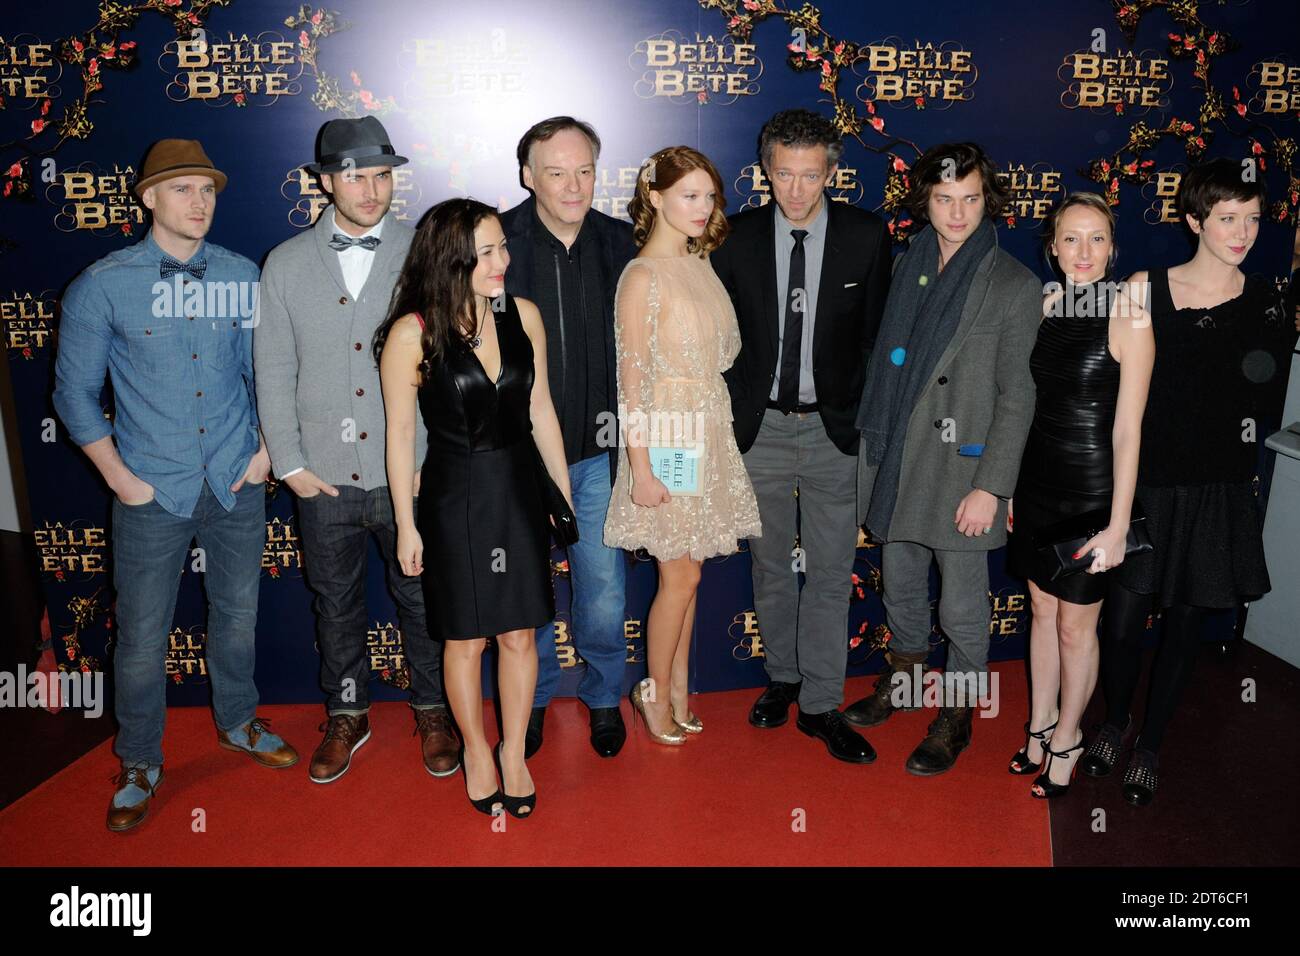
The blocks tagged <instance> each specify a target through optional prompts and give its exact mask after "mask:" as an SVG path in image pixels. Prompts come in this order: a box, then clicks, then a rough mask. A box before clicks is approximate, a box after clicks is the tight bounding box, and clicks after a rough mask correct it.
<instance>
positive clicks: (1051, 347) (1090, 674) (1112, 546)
mask: <svg viewBox="0 0 1300 956" xmlns="http://www.w3.org/2000/svg"><path fill="white" fill-rule="evenodd" d="M1046 226H1047V236H1046V238H1047V245H1048V251H1049V252H1050V253H1051V255H1052V256H1053V257H1054V258H1055V265H1056V268H1057V269H1058V271H1059V272H1060V273H1061V274H1062V276H1063V277H1064V279H1065V285H1064V286H1063V287H1061V288H1057V289H1055V290H1053V291H1051V292H1050V293H1049V295H1048V296H1047V298H1046V300H1045V301H1044V313H1045V318H1044V319H1043V323H1042V325H1041V326H1039V330H1038V339H1037V341H1036V343H1035V345H1034V351H1033V353H1032V355H1031V357H1030V364H1031V367H1032V369H1033V375H1034V385H1035V387H1036V389H1037V396H1038V397H1037V402H1036V405H1035V409H1034V421H1033V424H1032V425H1031V426H1030V430H1029V438H1028V441H1027V442H1026V444H1025V453H1024V457H1023V459H1022V463H1021V467H1020V479H1019V481H1018V482H1017V485H1016V492H1015V497H1014V499H1013V501H1012V506H1011V509H1009V511H1008V522H1007V523H1008V529H1009V530H1011V532H1012V535H1011V540H1010V542H1009V547H1008V559H1009V562H1008V566H1009V569H1010V570H1011V571H1012V573H1013V574H1017V575H1019V576H1021V577H1024V578H1027V579H1028V581H1029V593H1030V597H1031V601H1032V605H1033V624H1032V626H1031V629H1030V633H1029V671H1030V685H1031V692H1032V698H1031V700H1032V702H1031V709H1030V714H1029V722H1028V723H1027V724H1026V725H1025V730H1026V732H1027V733H1028V735H1029V736H1028V741H1027V743H1026V746H1025V749H1024V750H1022V751H1021V752H1020V753H1018V754H1016V755H1015V756H1014V757H1013V758H1012V759H1011V765H1010V767H1009V769H1010V771H1011V772H1012V773H1015V774H1028V773H1033V772H1034V771H1036V770H1038V768H1039V764H1040V763H1042V762H1043V760H1044V751H1046V756H1047V761H1046V763H1047V765H1046V766H1045V767H1044V768H1043V772H1042V773H1040V774H1039V775H1038V778H1037V779H1036V780H1035V781H1034V783H1033V786H1032V787H1030V793H1031V794H1032V795H1033V796H1035V797H1039V798H1048V797H1056V796H1060V795H1062V794H1064V793H1065V792H1066V791H1067V790H1068V789H1069V784H1070V779H1071V777H1072V775H1073V772H1074V771H1073V768H1074V766H1075V765H1076V764H1077V763H1078V758H1079V755H1080V753H1081V752H1082V750H1083V746H1084V744H1083V729H1082V727H1081V726H1080V721H1081V720H1082V719H1083V711H1084V708H1086V707H1087V706H1088V700H1089V699H1090V698H1091V697H1092V691H1093V688H1094V687H1095V686H1096V683H1097V668H1098V641H1097V620H1098V618H1099V616H1100V614H1101V602H1102V598H1103V597H1104V596H1105V593H1106V580H1105V578H1106V576H1107V575H1106V574H1105V572H1106V571H1107V570H1108V569H1110V568H1113V567H1115V566H1116V565H1118V564H1120V563H1122V562H1123V560H1124V548H1125V541H1126V538H1127V536H1128V531H1129V522H1130V516H1131V508H1132V503H1133V494H1134V486H1135V485H1136V483H1137V468H1138V444H1139V441H1140V439H1141V437H1142V411H1143V409H1144V408H1145V406H1146V400H1147V387H1148V385H1149V383H1150V380H1151V365H1152V361H1153V359H1154V353H1155V345H1154V343H1153V340H1152V336H1151V325H1150V322H1149V321H1147V320H1146V318H1145V314H1144V313H1142V311H1141V308H1140V306H1137V305H1136V304H1135V303H1134V302H1133V301H1132V299H1130V298H1129V296H1128V294H1127V293H1126V292H1125V291H1123V290H1121V289H1120V288H1119V287H1118V286H1117V284H1116V283H1113V282H1111V281H1109V279H1108V275H1109V272H1110V269H1111V267H1112V266H1113V264H1114V260H1115V219H1114V216H1113V215H1112V213H1111V211H1110V207H1109V206H1108V205H1107V204H1106V200H1105V199H1103V198H1102V197H1101V196H1098V195H1096V194H1094V193H1073V194H1071V195H1069V196H1067V197H1066V198H1065V200H1064V201H1063V202H1062V203H1061V205H1060V206H1059V207H1058V208H1057V209H1056V210H1055V211H1054V212H1053V214H1052V216H1051V217H1050V218H1049V219H1048V221H1047V223H1046ZM1086 512H1094V513H1096V514H1098V516H1099V518H1098V521H1099V525H1098V526H1099V527H1102V529H1103V530H1101V532H1100V533H1099V534H1097V535H1095V536H1094V537H1093V538H1091V539H1090V540H1089V541H1088V542H1087V543H1086V544H1084V546H1083V547H1082V548H1081V549H1080V551H1079V554H1078V555H1076V557H1078V556H1080V555H1086V554H1088V553H1089V552H1091V553H1092V555H1093V561H1092V564H1091V566H1090V567H1089V568H1088V569H1087V570H1086V571H1082V572H1075V573H1073V574H1066V575H1063V576H1057V577H1056V578H1055V580H1053V577H1054V572H1055V571H1057V570H1059V565H1054V564H1053V562H1052V561H1050V560H1048V559H1046V558H1045V557H1044V555H1043V553H1042V552H1041V551H1039V550H1038V546H1039V545H1040V544H1043V543H1045V542H1044V541H1040V540H1039V539H1040V538H1051V537H1053V531H1052V528H1053V526H1054V525H1057V524H1058V523H1060V522H1065V521H1068V519H1071V518H1073V517H1074V516H1076V515H1080V514H1084V513H1086ZM1102 516H1104V520H1103V517H1102ZM1034 728H1037V729H1034Z"/></svg>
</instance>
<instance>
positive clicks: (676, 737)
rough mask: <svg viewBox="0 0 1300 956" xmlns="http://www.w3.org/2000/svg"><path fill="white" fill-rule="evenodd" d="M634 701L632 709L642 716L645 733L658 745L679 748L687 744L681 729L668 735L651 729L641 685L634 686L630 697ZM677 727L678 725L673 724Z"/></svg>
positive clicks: (638, 683)
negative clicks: (642, 697)
mask: <svg viewBox="0 0 1300 956" xmlns="http://www.w3.org/2000/svg"><path fill="white" fill-rule="evenodd" d="M629 696H630V698H631V701H632V709H633V710H634V711H636V712H637V713H639V714H640V715H641V722H642V723H644V724H645V732H646V733H648V734H649V735H650V739H651V740H653V741H654V742H655V743H657V744H667V745H669V746H672V747H678V746H681V745H682V744H684V743H686V734H684V733H682V732H681V730H680V728H679V729H678V730H677V731H676V732H674V731H671V730H670V731H669V732H668V733H666V734H657V733H655V732H654V731H653V730H651V729H650V718H649V717H647V716H646V712H645V701H644V700H642V699H641V683H640V681H638V682H637V683H635V684H633V685H632V693H631V694H630V695H629ZM673 726H674V727H676V726H677V724H676V723H674V724H673Z"/></svg>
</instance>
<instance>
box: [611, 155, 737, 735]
mask: <svg viewBox="0 0 1300 956" xmlns="http://www.w3.org/2000/svg"><path fill="white" fill-rule="evenodd" d="M722 195H723V187H722V181H721V179H720V178H719V176H718V173H717V171H716V170H715V169H714V168H713V166H712V164H711V163H710V162H709V160H708V159H707V158H705V157H704V156H703V155H702V154H700V153H698V152H696V151H695V150H693V149H690V148H689V147H686V146H674V147H670V148H668V149H664V150H660V151H659V152H658V153H656V154H655V155H654V156H652V157H651V158H650V160H648V161H647V163H646V165H645V166H643V167H642V170H641V175H640V176H639V177H638V179H637V191H636V195H635V197H633V199H632V201H631V203H630V204H629V206H628V211H629V213H630V214H631V216H632V219H633V222H634V224H635V228H634V233H635V236H636V241H637V244H638V245H640V246H641V253H640V254H639V255H638V256H637V258H635V259H633V260H632V261H631V262H630V263H628V265H627V268H626V269H625V270H624V271H623V275H622V277H621V278H620V280H619V284H618V291H617V295H616V299H615V326H614V329H615V348H616V351H617V358H618V400H619V417H620V425H621V430H620V440H621V441H622V443H623V451H624V453H623V454H622V455H620V456H619V461H618V475H617V477H616V479H615V482H614V489H613V494H612V496H611V498H610V503H609V513H608V515H607V517H606V520H605V544H607V545H609V546H610V547H618V548H626V549H628V550H636V549H638V548H644V549H645V550H646V551H648V552H649V553H650V554H651V555H652V556H654V558H655V559H656V561H657V563H658V567H659V589H658V592H657V593H656V594H655V598H654V601H653V603H652V604H651V606H650V615H649V619H648V620H647V622H646V644H647V660H648V663H649V670H650V677H649V680H648V681H646V682H643V684H642V685H639V686H637V687H634V688H633V689H632V705H633V707H634V708H635V709H636V711H637V712H638V713H640V714H641V716H642V718H643V719H644V721H645V724H646V729H647V730H648V731H649V732H650V736H651V738H652V739H654V740H656V741H658V742H659V743H665V744H681V743H683V742H684V741H685V739H686V735H687V734H692V733H699V732H700V731H701V730H702V729H703V725H702V723H701V722H700V720H699V718H697V717H695V716H694V715H693V714H691V712H690V708H689V706H688V700H687V679H688V670H687V667H688V664H689V661H690V642H691V632H692V629H693V625H694V620H695V595H696V591H697V589H698V586H699V581H700V566H701V562H703V560H704V559H705V558H709V557H713V556H716V555H722V554H731V553H733V552H735V551H737V550H738V545H737V540H738V539H739V538H749V537H758V536H759V534H761V526H760V524H759V518H758V503H757V501H756V500H755V498H754V490H753V488H752V487H751V486H750V483H749V477H748V475H747V473H746V471H745V465H744V462H743V460H742V459H741V457H740V452H739V451H738V450H737V448H736V439H735V434H734V432H733V431H732V425H731V399H730V396H729V394H728V392H727V386H726V383H725V382H724V381H723V378H722V372H723V371H724V370H726V369H727V368H729V367H730V366H731V363H732V362H733V361H734V360H735V358H736V354H737V353H738V352H739V351H740V333H739V331H738V330H737V327H736V314H735V311H734V310H733V308H732V305H731V299H730V298H729V297H728V295H727V293H726V290H725V289H724V288H723V287H722V283H721V282H719V281H718V278H717V276H716V275H715V274H714V272H713V267H712V266H711V265H710V264H709V260H708V258H707V256H708V253H709V252H710V251H711V250H712V249H715V248H717V247H718V245H719V244H720V243H721V242H722V239H723V237H725V235H726V233H727V221H726V218H725V217H724V216H723V214H722V205H723V198H722ZM655 447H672V448H680V449H683V451H684V452H686V453H690V454H692V456H693V461H692V462H691V464H692V465H693V466H694V468H693V471H694V482H690V481H686V482H684V483H683V485H682V487H681V489H680V490H679V491H678V492H677V493H673V492H671V491H670V490H669V487H668V486H667V485H665V483H664V481H661V480H660V478H661V477H662V478H666V479H667V480H668V481H669V482H670V483H672V484H674V485H675V486H676V484H677V477H676V476H674V475H669V474H667V473H665V472H664V471H662V470H660V471H659V472H658V474H656V468H655V466H654V465H652V458H651V454H652V451H651V449H652V448H655ZM658 458H659V456H656V460H657V459H658ZM665 688H667V690H668V693H666V694H665V693H664V689H665Z"/></svg>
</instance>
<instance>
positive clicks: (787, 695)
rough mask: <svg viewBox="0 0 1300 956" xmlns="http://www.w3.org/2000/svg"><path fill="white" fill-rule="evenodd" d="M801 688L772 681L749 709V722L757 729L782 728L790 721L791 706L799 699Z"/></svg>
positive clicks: (798, 685)
mask: <svg viewBox="0 0 1300 956" xmlns="http://www.w3.org/2000/svg"><path fill="white" fill-rule="evenodd" d="M801 686H803V685H802V684H787V683H784V682H783V681H779V680H774V681H772V682H771V683H770V684H768V685H767V690H765V691H763V693H762V695H761V696H760V697H759V698H758V700H756V701H754V706H753V707H751V708H750V709H749V722H750V723H751V724H753V725H754V726H755V727H780V726H781V725H782V724H784V723H785V722H786V721H787V720H789V719H790V705H791V704H793V703H794V702H795V701H796V700H798V699H799V688H800V687H801Z"/></svg>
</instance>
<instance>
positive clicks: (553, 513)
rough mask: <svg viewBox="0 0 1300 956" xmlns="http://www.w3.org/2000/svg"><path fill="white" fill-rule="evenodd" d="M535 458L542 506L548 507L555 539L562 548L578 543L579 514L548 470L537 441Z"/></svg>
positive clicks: (547, 512) (534, 446)
mask: <svg viewBox="0 0 1300 956" xmlns="http://www.w3.org/2000/svg"><path fill="white" fill-rule="evenodd" d="M533 460H534V462H535V470H536V472H537V485H538V487H539V488H540V489H541V492H542V507H543V508H545V509H546V514H547V516H548V517H549V518H550V519H551V533H552V534H554V535H555V540H556V541H557V542H559V545H560V547H562V548H567V547H569V546H570V545H572V544H576V543H577V541H578V516H577V515H575V514H574V513H573V509H572V508H570V507H569V503H568V502H567V501H566V500H565V499H564V492H562V491H561V490H560V486H559V485H557V484H556V483H555V480H554V479H553V478H552V477H551V473H550V472H549V471H547V470H546V463H545V462H543V461H542V453H541V452H540V451H538V449H537V442H533Z"/></svg>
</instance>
